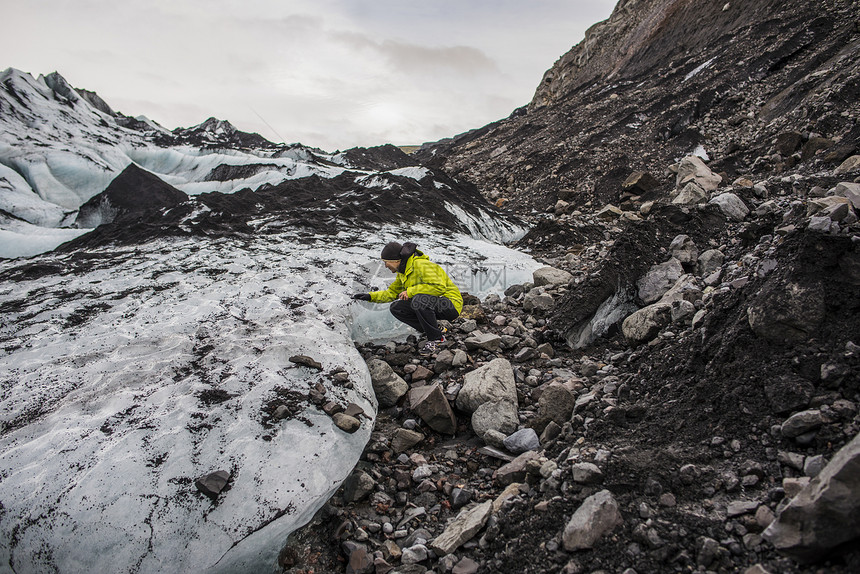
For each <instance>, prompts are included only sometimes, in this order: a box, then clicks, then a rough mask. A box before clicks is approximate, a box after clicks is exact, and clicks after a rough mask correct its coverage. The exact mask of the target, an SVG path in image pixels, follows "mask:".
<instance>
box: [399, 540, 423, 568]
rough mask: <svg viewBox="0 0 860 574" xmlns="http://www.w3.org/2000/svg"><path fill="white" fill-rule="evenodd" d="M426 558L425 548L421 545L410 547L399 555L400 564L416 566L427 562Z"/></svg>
mask: <svg viewBox="0 0 860 574" xmlns="http://www.w3.org/2000/svg"><path fill="white" fill-rule="evenodd" d="M427 556H428V550H427V547H426V546H424V545H423V544H416V545H415V546H410V547H409V548H404V549H403V553H402V554H401V555H400V563H401V564H418V563H419V562H423V561H424V560H427Z"/></svg>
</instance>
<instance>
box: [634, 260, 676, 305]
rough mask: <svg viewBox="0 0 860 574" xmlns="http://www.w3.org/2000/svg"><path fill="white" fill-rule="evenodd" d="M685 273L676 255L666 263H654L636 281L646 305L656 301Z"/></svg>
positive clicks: (640, 296) (640, 295)
mask: <svg viewBox="0 0 860 574" xmlns="http://www.w3.org/2000/svg"><path fill="white" fill-rule="evenodd" d="M683 274H684V268H683V267H682V266H681V262H680V261H678V260H677V259H675V258H674V257H672V258H671V259H669V261H667V262H665V263H661V264H659V265H654V266H653V267H651V269H649V270H648V272H647V273H645V275H643V276H642V277H641V278H640V279H639V280H638V281H637V282H636V288H637V289H638V293H639V298H640V299H641V300H642V302H643V303H645V304H646V305H650V304H651V303H656V302H657V301H659V300H660V298H661V297H662V296H663V295H664V294H665V293H666V292H667V291H669V289H671V288H672V286H674V285H675V283H676V282H677V281H678V279H680V278H681V276H682V275H683Z"/></svg>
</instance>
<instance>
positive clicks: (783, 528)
mask: <svg viewBox="0 0 860 574" xmlns="http://www.w3.org/2000/svg"><path fill="white" fill-rule="evenodd" d="M763 537H764V539H765V540H767V541H768V542H770V543H771V544H773V545H774V546H775V547H776V549H777V550H779V551H780V552H782V553H783V554H786V555H788V556H791V557H792V558H795V559H797V560H800V561H804V562H807V561H809V562H811V561H815V560H818V559H821V558H824V557H825V556H826V555H827V553H828V552H829V551H830V550H832V549H834V548H836V547H837V546H839V545H841V544H843V543H846V542H849V541H852V540H856V539H857V538H860V434H858V435H857V436H855V437H854V439H853V440H852V441H851V442H849V443H848V444H847V445H845V446H844V447H842V449H840V450H839V452H838V453H836V456H834V457H833V460H831V461H830V463H829V464H828V465H827V466H826V467H824V470H822V471H821V472H820V473H819V474H818V476H816V477H815V478H813V479H812V481H810V483H809V485H808V486H806V487H805V488H804V489H803V490H801V491H800V493H799V494H798V495H797V496H795V497H794V499H793V500H792V501H791V502H790V503H789V504H788V506H786V507H785V508H784V509H783V510H782V512H780V513H779V515H778V516H777V517H776V520H774V521H773V522H772V523H771V524H770V526H768V528H767V529H766V530H765V531H764V534H763Z"/></svg>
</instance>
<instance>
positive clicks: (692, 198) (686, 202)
mask: <svg viewBox="0 0 860 574" xmlns="http://www.w3.org/2000/svg"><path fill="white" fill-rule="evenodd" d="M706 201H708V193H707V192H706V191H705V190H704V189H702V188H701V187H700V186H699V185H698V184H696V183H693V182H690V183H688V184H687V185H685V186H684V187H682V188H681V190H680V191H679V192H678V194H677V195H676V196H675V197H674V198H673V199H672V203H673V204H674V205H680V206H688V207H689V206H693V205H698V204H700V203H705V202H706Z"/></svg>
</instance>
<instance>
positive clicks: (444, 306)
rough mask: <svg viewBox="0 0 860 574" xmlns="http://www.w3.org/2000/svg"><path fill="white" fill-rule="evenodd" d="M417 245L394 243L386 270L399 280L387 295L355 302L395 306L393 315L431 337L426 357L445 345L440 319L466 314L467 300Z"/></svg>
mask: <svg viewBox="0 0 860 574" xmlns="http://www.w3.org/2000/svg"><path fill="white" fill-rule="evenodd" d="M417 247H418V246H417V245H415V244H414V243H409V242H407V243H404V244H403V245H401V244H400V243H397V242H396V241H392V242H390V243H388V244H386V246H385V247H384V248H383V249H382V261H383V262H384V263H385V267H386V268H387V269H388V270H389V271H391V272H392V273H395V274H396V275H397V277H396V278H395V279H394V282H393V283H392V284H391V285H389V286H388V289H386V290H385V291H373V292H371V293H356V294H355V295H353V296H352V298H353V299H358V300H362V301H372V302H374V303H388V302H389V301H394V302H393V303H392V304H391V307H390V309H391V314H392V315H394V316H395V317H396V318H397V319H398V320H400V321H403V322H404V323H406V324H407V325H409V326H410V327H413V328H414V329H417V330H419V331H421V332H422V333H424V335H426V336H427V341H426V342H425V343H424V345H423V346H422V348H421V349H420V353H421V354H422V355H432V354H434V353H436V352H437V351H438V350H439V345H440V344H441V343H444V342H445V337H444V336H443V331H442V329H440V328H439V323H438V322H437V320H438V319H444V320H446V321H453V320H454V319H456V318H457V317H459V316H460V311H462V310H463V296H462V295H461V294H460V290H459V289H458V288H457V286H456V285H454V282H453V281H451V278H450V277H448V274H447V273H445V270H444V269H442V268H441V267H439V266H438V265H436V264H435V263H433V262H431V261H430V258H429V257H427V256H426V255H424V253H422V252H421V251H419V250H418V249H417Z"/></svg>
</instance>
